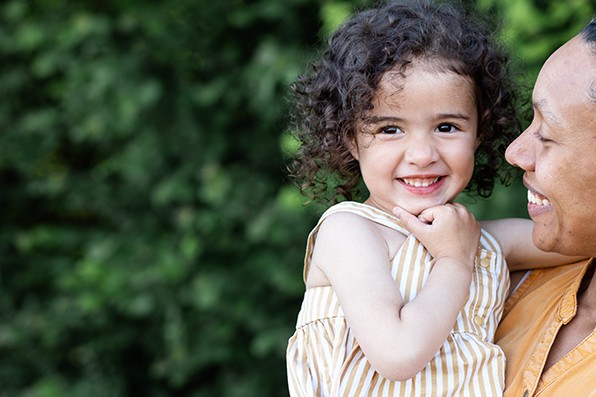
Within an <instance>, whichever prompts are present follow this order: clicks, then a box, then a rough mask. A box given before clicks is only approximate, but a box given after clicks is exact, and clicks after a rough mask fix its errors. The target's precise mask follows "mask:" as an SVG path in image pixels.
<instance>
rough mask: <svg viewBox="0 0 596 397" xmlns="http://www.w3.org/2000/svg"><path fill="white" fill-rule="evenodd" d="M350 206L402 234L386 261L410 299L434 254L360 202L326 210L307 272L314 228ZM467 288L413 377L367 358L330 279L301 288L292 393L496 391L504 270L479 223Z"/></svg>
mask: <svg viewBox="0 0 596 397" xmlns="http://www.w3.org/2000/svg"><path fill="white" fill-rule="evenodd" d="M340 211H348V212H352V213H355V214H358V215H360V216H363V217H365V218H367V219H370V220H371V221H373V222H376V223H379V224H381V225H384V226H387V227H390V228H392V229H395V230H397V231H399V232H401V233H403V234H405V235H406V236H407V238H406V241H405V243H404V244H403V246H402V247H401V248H400V249H399V251H398V252H397V254H396V256H395V258H393V260H392V262H391V273H392V276H393V278H395V282H396V283H397V285H398V287H399V290H400V292H401V294H402V297H403V300H404V303H407V302H408V301H410V300H412V299H414V297H416V294H417V293H418V292H419V291H420V289H421V288H422V287H423V286H424V283H425V281H426V279H427V277H428V275H429V273H430V271H431V269H432V262H431V260H432V258H431V256H430V255H429V253H428V251H427V250H426V249H425V248H424V247H423V246H422V244H421V243H420V242H419V241H418V240H416V238H415V237H414V236H413V235H411V234H410V233H409V232H408V231H407V230H406V229H405V228H403V226H401V225H400V223H399V221H398V220H397V218H395V217H393V216H392V215H389V214H387V213H385V212H383V211H380V210H378V209H376V208H373V207H370V206H368V205H366V204H361V203H356V202H342V203H340V204H337V205H335V206H333V207H331V208H330V209H329V210H327V211H326V212H325V213H324V214H323V216H322V217H321V219H320V220H319V223H318V224H317V225H316V226H315V228H314V229H313V231H312V232H311V233H310V235H309V237H308V242H307V249H306V257H305V269H304V274H305V275H306V274H307V271H308V266H309V263H310V259H311V255H312V248H313V246H314V240H315V238H316V233H317V230H318V228H319V226H320V225H321V222H322V221H323V220H324V219H325V218H326V217H327V216H329V215H331V214H333V213H335V212H340ZM480 245H481V247H480V248H481V249H480V250H479V251H478V256H477V258H476V265H475V269H474V276H473V278H472V284H471V287H470V294H469V297H468V300H467V301H466V303H465V306H464V307H463V309H462V311H461V312H460V314H459V316H458V318H457V321H456V324H455V326H454V327H453V329H452V330H451V333H450V334H449V336H448V338H447V340H446V341H445V343H444V344H443V346H442V347H441V349H440V350H439V351H438V352H437V354H436V355H435V357H434V358H433V359H432V361H431V362H430V363H429V364H428V365H427V366H426V367H425V368H424V369H423V370H422V371H421V372H420V373H418V374H417V375H416V376H415V377H413V378H411V379H409V380H407V381H404V382H397V381H390V380H387V379H385V378H383V377H382V376H380V375H379V374H378V373H376V372H375V371H374V370H373V369H372V368H371V366H370V364H369V362H368V361H367V359H366V357H364V354H363V353H362V350H361V349H360V347H359V346H358V342H357V341H356V340H355V339H354V336H353V334H352V332H351V330H350V327H349V326H348V325H347V323H346V319H345V317H344V313H343V311H342V309H341V307H340V306H339V303H338V301H337V297H336V295H335V293H334V291H333V288H332V287H330V286H327V287H316V288H310V289H308V290H306V292H305V294H304V300H303V302H302V307H301V309H300V313H299V314H298V320H297V324H296V332H295V333H294V335H293V336H292V337H291V338H290V340H289V342H288V348H287V357H286V358H287V370H288V386H289V390H290V395H291V396H292V397H298V396H301V397H311V396H332V397H352V396H392V397H393V396H478V397H480V396H482V397H485V396H500V395H501V394H502V390H503V385H504V370H505V368H504V367H505V356H504V354H503V352H502V351H501V349H500V348H499V347H498V346H497V345H495V344H494V343H493V337H494V334H495V331H496V328H497V325H498V323H499V320H500V318H501V315H502V313H503V305H504V302H505V296H506V292H507V291H508V289H509V272H508V270H507V267H506V264H505V261H504V259H503V256H502V252H501V248H500V246H499V244H498V242H497V241H496V240H495V239H494V237H492V236H491V235H490V234H488V233H487V232H486V231H485V230H482V232H481V237H480Z"/></svg>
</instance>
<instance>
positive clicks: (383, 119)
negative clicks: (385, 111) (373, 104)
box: [362, 116, 403, 124]
mask: <svg viewBox="0 0 596 397" xmlns="http://www.w3.org/2000/svg"><path fill="white" fill-rule="evenodd" d="M402 120H403V118H401V117H395V116H369V117H363V118H362V121H363V122H365V123H368V124H377V123H383V122H386V121H402Z"/></svg>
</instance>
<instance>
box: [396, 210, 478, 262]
mask: <svg viewBox="0 0 596 397" xmlns="http://www.w3.org/2000/svg"><path fill="white" fill-rule="evenodd" d="M393 213H394V214H395V216H397V217H398V218H399V220H400V221H401V222H402V223H403V225H404V227H405V228H406V229H408V230H409V231H410V232H411V233H412V234H414V236H416V238H417V239H418V240H420V242H421V243H422V244H423V245H424V246H425V247H426V249H427V250H428V251H429V253H430V254H431V255H432V256H433V257H434V258H435V259H437V260H438V259H440V258H450V259H453V260H455V261H458V262H461V263H463V264H465V265H467V266H471V267H473V265H474V258H475V257H476V253H477V251H478V245H479V242H480V225H479V223H478V221H477V220H476V218H475V217H474V215H472V214H471V213H470V211H468V209H467V208H466V207H464V206H463V205H462V204H460V203H449V204H445V205H440V206H436V207H431V208H427V209H426V210H424V211H422V212H421V213H420V215H418V217H416V216H414V215H412V214H411V213H409V212H407V211H406V210H404V209H403V208H401V207H399V206H397V207H395V208H394V209H393Z"/></svg>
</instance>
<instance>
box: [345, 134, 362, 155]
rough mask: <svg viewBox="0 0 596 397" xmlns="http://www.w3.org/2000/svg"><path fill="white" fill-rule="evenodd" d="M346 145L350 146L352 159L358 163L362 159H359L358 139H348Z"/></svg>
mask: <svg viewBox="0 0 596 397" xmlns="http://www.w3.org/2000/svg"><path fill="white" fill-rule="evenodd" d="M346 145H347V146H348V149H349V150H350V153H351V154H352V157H354V158H355V159H356V161H359V160H360V159H359V158H358V157H359V156H358V143H357V142H356V137H355V136H354V137H351V138H346Z"/></svg>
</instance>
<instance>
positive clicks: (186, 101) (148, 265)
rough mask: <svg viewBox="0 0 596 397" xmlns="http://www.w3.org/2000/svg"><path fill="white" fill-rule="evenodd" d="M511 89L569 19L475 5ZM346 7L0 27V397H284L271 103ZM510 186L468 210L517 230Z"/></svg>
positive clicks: (155, 10)
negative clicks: (502, 48)
mask: <svg viewBox="0 0 596 397" xmlns="http://www.w3.org/2000/svg"><path fill="white" fill-rule="evenodd" d="M472 3H473V4H475V6H476V7H478V8H479V9H482V10H485V11H487V12H489V13H491V14H492V15H494V20H495V21H499V22H498V28H499V29H500V31H501V32H502V36H503V39H504V42H505V43H506V45H507V46H509V48H510V49H511V50H512V52H513V54H514V56H515V57H516V58H518V61H519V62H520V63H519V65H520V68H519V70H520V71H521V76H520V79H522V81H525V82H526V83H527V84H528V85H529V84H531V82H532V81H533V79H534V77H535V75H536V73H537V71H538V68H539V66H540V65H541V63H542V62H543V60H544V59H545V58H546V57H547V55H548V54H549V53H550V52H551V51H552V50H553V49H554V48H555V47H557V46H558V45H559V44H561V43H562V42H564V41H566V40H567V39H568V38H570V37H571V36H573V35H574V34H575V33H576V32H577V31H578V30H579V29H580V27H581V26H583V24H584V23H585V22H587V20H588V19H589V18H590V16H591V15H592V14H594V12H595V6H594V4H593V3H592V2H591V1H590V0H569V1H567V2H558V1H554V0H552V1H548V0H501V1H500V0H477V1H475V2H474V1H472ZM364 4H366V2H365V1H353V2H349V1H341V0H327V1H316V0H285V1H283V2H280V1H278V0H252V1H242V0H227V1H207V0H169V1H165V0H161V1H160V0H154V1H151V2H143V1H138V0H104V1H91V0H87V1H80V2H74V1H67V0H8V1H5V2H3V3H2V5H0V57H1V66H0V95H1V97H2V98H3V99H2V101H1V102H0V129H1V132H0V222H1V228H0V397H8V396H10V397H16V396H23V397H58V396H60V397H65V396H66V397H71V396H72V397H79V396H81V397H83V396H84V397H95V396H97V397H99V396H101V397H104V396H106V397H107V396H114V397H116V396H148V397H161V396H181V397H182V396H185V397H186V396H193V397H208V396H209V397H211V396H213V397H215V396H218V397H219V396H229V397H235V396H243V397H250V396H259V397H263V396H284V395H287V392H286V383H285V382H286V380H285V361H284V355H285V346H286V343H287V338H288V337H289V336H290V334H291V333H292V330H293V326H294V322H295V318H296V314H297V311H298V309H299V305H300V301H301V295H302V293H303V284H302V275H301V273H302V258H303V254H304V253H303V250H304V242H305V239H306V235H307V234H308V232H309V230H310V228H311V227H312V226H313V224H314V222H315V220H316V218H317V217H318V215H319V214H320V211H321V210H322V208H320V207H317V206H308V207H304V206H303V205H302V202H303V201H304V200H303V198H302V197H300V196H299V194H298V193H297V192H296V189H295V188H294V187H292V185H291V184H290V183H289V182H288V180H287V178H286V176H285V172H284V161H285V159H286V158H287V157H288V156H290V155H291V153H292V151H293V150H295V147H294V146H295V144H294V142H293V141H292V140H291V139H290V138H289V137H288V135H287V134H286V133H285V131H286V127H287V116H286V115H287V109H288V105H287V103H286V100H285V98H286V93H287V88H288V85H289V84H290V82H291V81H292V80H293V79H294V78H295V77H296V75H297V74H298V73H299V72H300V71H301V70H302V69H303V68H305V67H306V65H307V64H308V62H309V60H310V59H312V57H313V56H314V54H315V53H316V50H317V48H319V46H320V44H321V42H322V40H324V38H325V36H326V34H327V33H328V32H329V31H330V30H331V29H333V27H335V26H336V25H337V24H338V23H339V22H341V21H342V20H343V18H345V17H346V16H347V15H349V13H351V12H352V11H353V10H354V9H356V8H358V7H361V6H362V5H364ZM523 193H524V192H523V189H521V188H520V185H519V183H518V184H517V185H515V186H513V187H511V188H509V189H499V190H498V191H497V192H496V193H495V194H494V197H493V198H492V199H491V200H488V201H481V202H471V206H472V208H473V210H474V212H475V213H476V214H477V216H479V217H481V218H487V217H500V216H512V215H516V216H525V199H524V198H523Z"/></svg>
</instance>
